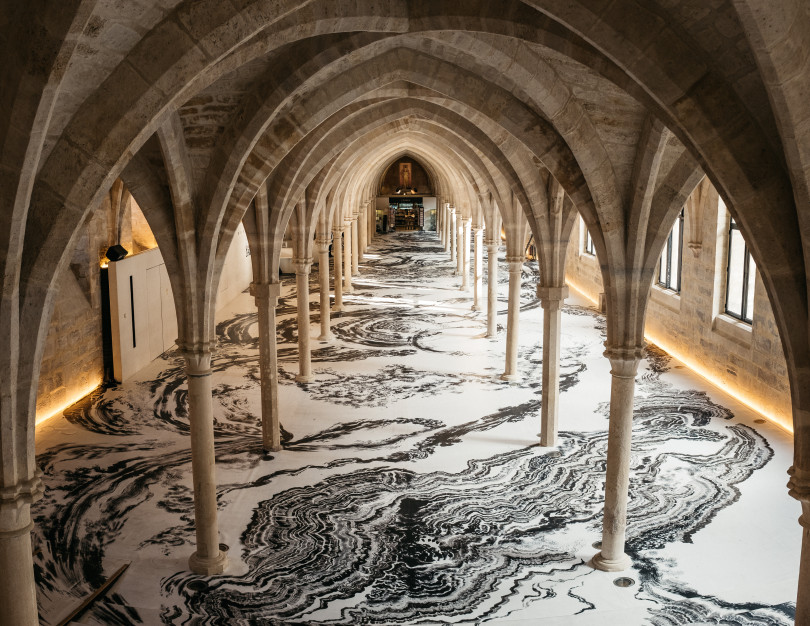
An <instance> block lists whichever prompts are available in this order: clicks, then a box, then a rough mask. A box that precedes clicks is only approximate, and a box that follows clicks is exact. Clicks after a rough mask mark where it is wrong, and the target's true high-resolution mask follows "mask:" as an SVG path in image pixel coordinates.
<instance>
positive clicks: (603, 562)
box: [591, 552, 633, 572]
mask: <svg viewBox="0 0 810 626" xmlns="http://www.w3.org/2000/svg"><path fill="white" fill-rule="evenodd" d="M632 565H633V562H632V561H631V560H630V557H629V556H627V555H626V554H622V555H621V556H620V557H619V558H618V559H606V558H605V557H604V556H602V553H601V552H599V553H598V554H596V555H594V557H593V558H592V559H591V566H592V567H593V568H595V569H598V570H602V571H603V572H623V571H624V570H628V569H630V568H631V567H632Z"/></svg>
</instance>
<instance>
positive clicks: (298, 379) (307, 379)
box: [295, 374, 312, 384]
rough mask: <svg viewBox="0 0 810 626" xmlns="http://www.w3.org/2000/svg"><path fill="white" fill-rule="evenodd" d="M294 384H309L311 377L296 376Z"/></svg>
mask: <svg viewBox="0 0 810 626" xmlns="http://www.w3.org/2000/svg"><path fill="white" fill-rule="evenodd" d="M295 382H297V383H305V384H306V383H311V382H312V376H302V375H301V374H298V376H296V377H295Z"/></svg>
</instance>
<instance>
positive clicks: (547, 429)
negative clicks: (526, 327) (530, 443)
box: [537, 285, 568, 446]
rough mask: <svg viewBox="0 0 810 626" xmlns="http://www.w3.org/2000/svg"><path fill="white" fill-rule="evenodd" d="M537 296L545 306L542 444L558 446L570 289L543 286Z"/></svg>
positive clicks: (538, 290) (541, 411)
mask: <svg viewBox="0 0 810 626" xmlns="http://www.w3.org/2000/svg"><path fill="white" fill-rule="evenodd" d="M537 297H538V298H540V306H542V307H543V386H542V396H541V399H542V404H541V408H540V445H541V446H555V445H557V415H558V414H559V407H558V404H559V400H560V317H561V316H560V313H561V311H562V304H563V300H565V299H566V298H567V297H568V286H567V285H563V286H562V287H541V286H540V285H537Z"/></svg>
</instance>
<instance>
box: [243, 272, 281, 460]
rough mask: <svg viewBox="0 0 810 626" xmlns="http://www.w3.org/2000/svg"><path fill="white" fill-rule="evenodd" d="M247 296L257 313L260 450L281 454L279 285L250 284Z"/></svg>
mask: <svg viewBox="0 0 810 626" xmlns="http://www.w3.org/2000/svg"><path fill="white" fill-rule="evenodd" d="M250 294H251V295H252V296H253V299H254V301H255V302H256V308H257V309H258V311H259V377H260V379H261V401H262V447H263V448H264V449H265V450H266V451H267V452H276V451H278V450H281V429H280V426H279V413H278V352H277V350H276V306H277V304H278V297H279V295H280V294H281V283H278V282H276V283H251V285H250Z"/></svg>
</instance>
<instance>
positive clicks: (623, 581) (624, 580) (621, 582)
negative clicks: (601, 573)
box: [613, 576, 636, 587]
mask: <svg viewBox="0 0 810 626" xmlns="http://www.w3.org/2000/svg"><path fill="white" fill-rule="evenodd" d="M613 584H614V585H616V586H617V587H632V586H633V585H635V584H636V581H635V580H633V579H632V578H628V577H627V576H621V577H619V578H617V579H616V580H614V581H613Z"/></svg>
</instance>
